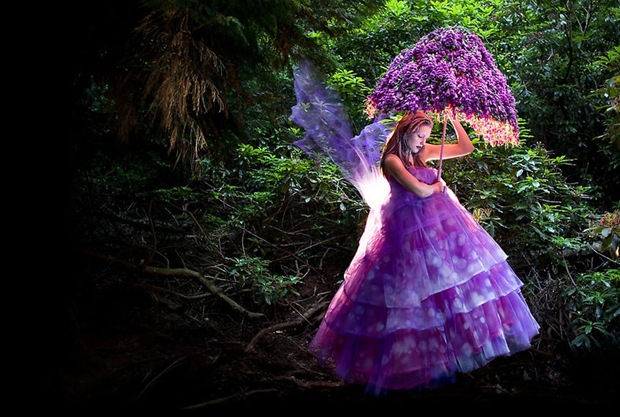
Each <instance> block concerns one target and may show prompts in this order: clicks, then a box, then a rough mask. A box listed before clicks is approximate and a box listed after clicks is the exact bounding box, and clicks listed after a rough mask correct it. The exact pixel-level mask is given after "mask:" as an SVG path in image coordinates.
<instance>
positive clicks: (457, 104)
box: [366, 26, 519, 145]
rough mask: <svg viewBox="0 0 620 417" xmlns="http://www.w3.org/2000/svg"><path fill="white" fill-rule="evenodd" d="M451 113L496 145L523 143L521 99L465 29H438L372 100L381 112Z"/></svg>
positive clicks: (405, 55)
mask: <svg viewBox="0 0 620 417" xmlns="http://www.w3.org/2000/svg"><path fill="white" fill-rule="evenodd" d="M416 110H423V111H426V112H428V113H433V114H437V115H438V114H440V113H441V112H442V111H445V110H447V111H451V112H452V113H453V114H454V115H455V116H456V117H458V118H459V120H464V121H466V122H468V123H469V124H470V126H471V127H472V128H473V129H474V131H475V132H476V133H477V134H478V135H481V136H483V137H484V139H485V140H486V141H487V143H489V144H491V145H499V144H507V143H511V144H514V145H518V144H519V127H518V124H517V112H516V109H515V99H514V97H513V95H512V92H511V91H510V88H509V87H508V84H507V82H506V78H505V77H504V75H503V74H502V73H501V72H500V71H499V69H498V68H497V66H496V64H495V60H494V59H493V56H492V55H491V54H490V53H489V52H488V51H487V50H486V48H485V47H484V44H483V43H482V41H481V40H480V38H479V37H478V36H477V35H475V34H474V33H472V32H471V31H469V30H467V29H465V28H462V27H460V26H453V27H448V28H441V29H437V30H435V31H433V32H431V33H429V34H427V35H425V36H423V37H422V38H420V40H419V41H418V43H417V44H416V45H415V46H414V47H413V48H412V49H405V50H403V51H402V52H401V53H400V54H399V55H398V56H397V57H396V58H394V60H393V61H392V63H391V64H390V66H389V68H388V70H387V72H386V73H385V75H384V76H383V78H381V80H379V83H378V84H377V87H376V88H375V90H374V91H373V92H372V93H371V94H370V95H369V96H368V97H367V101H366V112H367V114H368V116H369V117H374V116H376V115H378V114H380V113H389V112H400V111H416Z"/></svg>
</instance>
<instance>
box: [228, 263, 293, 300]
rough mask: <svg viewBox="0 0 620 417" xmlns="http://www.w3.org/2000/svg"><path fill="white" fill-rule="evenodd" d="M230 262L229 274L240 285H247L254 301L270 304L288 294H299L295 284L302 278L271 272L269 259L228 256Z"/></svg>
mask: <svg viewBox="0 0 620 417" xmlns="http://www.w3.org/2000/svg"><path fill="white" fill-rule="evenodd" d="M227 261H229V262H231V263H232V266H231V267H230V269H229V272H228V273H229V274H230V276H231V277H232V278H234V279H235V280H237V282H239V283H240V285H241V287H242V288H243V287H246V286H249V288H250V290H251V294H252V296H253V297H254V298H255V302H257V303H258V304H261V303H266V304H268V305H272V304H275V303H277V302H278V301H279V300H282V299H285V298H286V297H288V296H289V295H299V293H298V292H297V291H296V290H295V285H296V284H299V283H300V282H301V281H302V279H301V277H298V276H295V275H278V274H273V273H272V272H271V271H270V270H269V268H268V266H269V261H268V260H265V259H261V258H255V257H243V258H229V259H227Z"/></svg>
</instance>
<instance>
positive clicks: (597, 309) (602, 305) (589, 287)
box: [562, 269, 620, 351]
mask: <svg viewBox="0 0 620 417" xmlns="http://www.w3.org/2000/svg"><path fill="white" fill-rule="evenodd" d="M567 286H568V289H567V290H565V291H564V293H563V294H562V295H563V297H564V299H565V300H566V304H565V307H566V309H567V310H568V311H569V312H571V315H572V317H571V321H570V322H571V323H572V324H571V328H572V332H573V334H574V338H573V339H572V340H571V341H570V344H571V346H572V347H573V348H575V349H579V350H587V351H591V350H598V349H607V348H610V347H611V348H613V346H616V347H617V346H618V344H619V343H620V269H607V270H605V271H602V272H587V273H580V274H578V275H577V276H576V278H575V281H574V282H572V281H571V282H570V283H569V284H567Z"/></svg>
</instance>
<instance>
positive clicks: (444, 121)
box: [437, 113, 448, 181]
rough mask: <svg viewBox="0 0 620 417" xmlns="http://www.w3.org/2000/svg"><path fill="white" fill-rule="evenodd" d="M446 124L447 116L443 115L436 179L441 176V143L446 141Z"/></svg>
mask: <svg viewBox="0 0 620 417" xmlns="http://www.w3.org/2000/svg"><path fill="white" fill-rule="evenodd" d="M447 124H448V116H446V115H445V113H444V115H443V133H442V134H441V150H440V151H439V165H438V166H437V181H439V179H440V178H441V165H442V162H443V145H444V142H445V141H446V125H447Z"/></svg>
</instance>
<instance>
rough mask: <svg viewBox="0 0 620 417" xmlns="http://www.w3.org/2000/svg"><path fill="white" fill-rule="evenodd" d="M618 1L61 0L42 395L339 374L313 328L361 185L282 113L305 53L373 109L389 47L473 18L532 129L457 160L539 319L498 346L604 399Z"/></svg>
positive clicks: (262, 392)
mask: <svg viewBox="0 0 620 417" xmlns="http://www.w3.org/2000/svg"><path fill="white" fill-rule="evenodd" d="M61 11H62V9H61ZM619 24H620V7H619V6H618V4H617V1H614V0H601V1H585V0H567V1H564V2H557V1H552V0H539V1H503V0H489V1H482V2H469V1H458V0H452V1H428V2H418V1H396V0H389V1H384V2H376V1H358V2H349V1H344V0H343V1H324V0H319V1H303V0H281V1H250V0H245V1H200V0H167V1H162V0H145V1H137V0H134V1H125V2H114V1H112V2H110V1H105V2H104V1H94V2H89V4H88V5H84V4H80V5H70V7H68V8H67V10H66V13H63V14H62V16H61V17H59V19H58V20H57V21H55V22H54V25H55V27H54V29H52V30H50V32H49V36H48V37H44V38H43V42H48V46H49V47H50V49H51V50H53V53H54V62H55V64H54V69H55V73H57V74H58V75H57V77H56V78H55V82H54V87H55V88H57V89H58V90H59V91H57V92H56V93H57V94H56V95H55V97H58V98H59V100H57V102H55V103H54V105H53V106H52V107H53V109H52V113H53V115H54V116H53V117H54V120H55V124H56V125H59V126H60V127H61V129H62V139H61V140H60V141H57V142H54V143H53V146H52V145H51V144H49V143H46V144H44V146H43V147H42V150H41V151H40V153H41V154H43V155H44V156H46V155H45V153H46V152H45V151H46V150H47V149H48V147H47V146H49V149H52V147H53V149H54V151H55V152H57V151H58V149H61V156H62V162H60V163H59V162H58V161H60V160H61V159H60V158H58V159H57V160H55V161H54V167H53V169H50V170H47V171H46V173H45V175H42V176H40V177H38V178H37V181H38V182H39V183H38V186H39V187H42V189H46V188H48V189H50V190H51V189H53V190H54V196H55V197H54V198H53V204H52V205H51V207H49V208H48V209H46V214H49V215H52V216H53V217H52V218H49V219H48V218H46V219H44V220H43V223H45V227H46V228H47V229H46V230H49V231H48V232H47V233H44V236H43V238H42V239H41V240H40V242H38V244H40V245H41V246H40V247H41V248H42V251H41V252H44V253H47V254H49V255H50V259H51V260H52V261H53V262H55V264H58V263H60V264H61V265H63V268H62V271H63V272H62V274H60V276H59V277H57V278H54V279H50V278H48V277H44V278H39V279H38V280H37V281H36V282H37V284H36V291H35V293H36V294H40V295H41V297H38V298H37V300H36V301H37V302H36V303H35V304H36V305H37V308H40V309H41V311H40V312H39V314H38V315H37V317H38V321H37V329H38V330H37V331H36V332H34V333H36V338H37V340H44V341H45V344H44V346H45V347H44V348H43V349H42V353H40V354H38V355H36V358H31V359H30V360H29V363H31V364H32V366H33V370H32V372H33V373H36V375H37V377H36V380H37V381H39V382H40V390H41V391H40V392H39V395H43V396H44V397H45V398H46V399H50V401H51V402H52V403H55V404H58V405H61V406H83V407H90V406H101V405H102V404H106V405H108V406H110V407H112V406H117V407H128V406H132V407H137V406H146V404H148V405H150V406H152V405H155V406H156V407H163V406H166V407H169V408H177V407H186V408H191V407H194V408H203V407H206V406H208V405H213V404H222V403H228V404H230V403H234V402H239V401H240V399H241V398H243V399H246V400H247V399H248V398H259V399H262V398H268V399H270V400H272V399H273V398H274V397H276V398H282V397H283V396H286V394H283V393H284V392H286V391H287V390H288V389H293V390H297V392H301V393H302V394H304V395H305V396H306V397H308V398H309V397H310V395H309V393H308V392H309V391H312V390H313V389H314V390H317V389H318V390H321V392H322V393H324V391H323V390H327V391H326V392H327V394H326V395H328V396H334V395H336V394H334V393H336V392H342V391H339V390H343V389H345V388H343V386H342V385H341V384H340V383H339V381H337V380H336V379H333V378H330V376H329V374H328V373H326V372H322V371H321V370H320V369H318V368H315V367H314V365H313V362H312V361H311V360H310V358H307V357H306V356H304V354H305V351H304V348H305V343H306V342H307V340H308V338H309V337H310V336H311V335H312V334H313V331H314V330H315V329H316V326H317V324H318V321H320V318H321V316H322V313H324V311H325V308H326V305H327V303H328V301H329V299H330V298H331V295H333V293H334V292H335V290H336V289H337V287H338V285H339V283H340V282H341V279H342V274H343V272H344V269H345V268H346V266H347V264H348V262H349V261H350V259H351V258H352V256H353V253H354V251H355V250H356V247H357V241H358V238H359V236H360V234H361V231H362V228H363V224H364V220H365V215H366V214H367V207H366V206H365V205H364V203H363V201H362V200H361V198H360V197H359V195H358V194H357V192H356V190H355V189H354V188H353V187H352V186H351V185H350V184H349V183H347V182H346V181H344V180H343V179H342V177H341V176H340V173H339V171H338V169H337V168H336V167H335V166H334V165H333V164H331V162H330V161H327V160H326V161H322V163H321V164H317V163H316V161H313V160H311V159H309V158H308V157H307V155H305V154H303V153H302V152H301V151H300V150H299V149H298V148H296V147H295V146H294V145H293V142H294V141H295V140H297V139H299V138H300V137H301V136H302V135H303V133H304V132H303V131H302V130H301V129H299V127H297V126H295V125H294V124H293V123H292V122H291V120H290V118H289V116H290V112H291V107H292V106H293V105H294V104H295V103H296V98H295V93H294V90H293V78H292V73H293V70H294V68H295V67H296V65H297V64H298V63H299V62H300V61H301V60H302V59H306V58H308V59H311V60H312V61H313V62H314V63H315V64H316V65H317V66H318V67H319V68H320V69H321V71H322V72H323V74H325V77H326V82H328V83H329V85H330V86H331V87H332V88H334V89H336V90H337V91H338V92H339V93H340V94H341V96H342V99H343V102H344V103H345V105H346V108H347V110H348V111H349V113H350V115H351V121H352V125H353V127H354V129H353V130H354V131H357V132H359V131H360V130H361V129H362V128H363V127H364V126H365V125H366V124H368V123H369V120H368V119H367V118H366V116H365V115H364V100H365V97H366V96H367V94H369V93H370V91H372V89H373V88H374V86H375V84H376V82H377V81H378V80H379V78H380V77H381V75H382V74H383V73H384V72H385V70H386V68H387V66H388V65H389V63H390V62H391V60H392V59H393V58H394V57H395V56H396V55H397V54H398V53H399V52H400V51H401V50H402V49H405V48H410V47H412V46H413V45H415V43H416V42H417V40H418V39H419V38H420V37H421V36H423V35H425V34H427V33H429V32H431V31H432V30H434V29H437V28H440V27H447V26H453V25H460V26H462V27H465V28H467V29H469V30H471V31H473V32H474V33H476V34H477V35H478V36H479V37H480V38H481V39H482V40H483V42H484V44H485V46H486V48H487V49H488V50H489V51H490V52H491V53H492V54H493V56H494V58H495V60H496V63H497V65H498V67H499V69H500V70H501V71H502V72H503V74H504V75H505V76H506V78H507V81H508V84H509V85H510V87H511V89H512V91H513V94H514V96H515V99H516V103H517V110H518V114H519V125H520V132H521V136H520V139H521V145H520V146H518V147H489V146H486V145H485V144H484V143H483V142H482V141H481V140H479V139H476V138H475V137H474V136H472V137H474V140H475V143H476V148H477V150H476V151H475V152H474V153H473V154H472V155H471V156H469V157H467V158H464V159H462V160H459V161H446V162H445V163H444V166H443V175H444V178H445V179H446V181H447V182H448V183H449V184H451V186H452V187H453V188H454V189H455V191H456V193H457V195H458V196H459V198H460V199H461V201H462V202H463V204H464V205H465V206H466V207H467V208H468V209H469V210H470V211H471V212H472V213H474V215H475V216H476V218H477V220H478V221H479V222H480V223H481V224H482V225H483V226H484V227H485V228H486V229H487V230H488V231H489V232H490V233H491V234H492V235H493V236H494V237H495V239H496V240H497V241H498V243H499V244H500V246H502V247H503V248H504V250H505V251H506V252H507V253H508V254H509V256H510V258H509V260H510V263H511V265H512V266H513V267H514V268H515V270H516V271H517V273H518V275H519V276H520V277H522V280H523V281H524V282H525V286H524V290H523V291H524V294H525V296H526V298H527V300H528V303H529V304H530V306H531V308H532V311H533V313H534V314H535V316H536V318H537V319H538V320H539V322H540V323H541V325H542V329H541V334H540V336H539V337H538V338H537V339H536V341H535V348H533V349H532V352H528V353H527V354H526V355H528V356H527V357H524V356H519V357H518V358H516V359H514V361H516V362H501V363H502V364H504V365H506V366H505V367H504V368H502V369H510V372H511V374H510V375H518V377H515V378H516V380H519V381H520V382H521V383H522V382H524V381H525V382H527V383H529V384H530V385H531V386H534V387H536V388H537V391H536V392H539V393H540V392H543V391H545V390H543V389H541V386H547V387H548V386H553V387H554V388H553V389H547V391H545V392H547V394H549V393H550V392H552V393H555V394H556V395H557V398H558V399H561V400H566V401H568V400H569V398H572V399H573V400H580V401H582V402H588V401H591V402H597V403H598V402H604V401H606V400H609V399H611V398H612V397H613V395H614V394H617V392H618V390H617V385H615V383H614V382H612V381H615V379H612V378H611V374H612V373H614V372H617V370H618V347H619V339H618V338H619V336H620V334H619V332H620V329H619V320H620V319H619V318H618V316H619V312H620V298H619V295H620V269H619V267H618V264H619V258H618V247H619V244H620V243H619V235H620V219H619V210H620V205H619V200H620V187H619V186H618V184H620V169H619V168H620V115H619V113H618V104H619V94H618V91H619V85H618V84H619V77H620V42H619V40H620V39H619V32H618V26H619ZM438 137H440V133H438V132H435V135H434V139H435V140H437V138H438ZM147 334H148V337H147V336H146V335H147ZM190 340H191V342H190ZM171 345H174V346H175V347H176V348H178V349H177V350H175V349H172V348H171ZM190 346H193V347H194V349H195V350H192V349H190ZM240 346H243V348H240ZM165 347H166V348H167V349H166V348H165ZM287 349H288V350H287ZM138 350H139V351H140V354H137V353H136V357H140V359H139V360H138V359H136V358H134V357H133V356H132V355H131V353H130V352H137V351H138ZM164 352H165V353H164ZM181 352H182V353H181ZM233 357H234V358H235V360H236V361H239V362H236V361H233V360H232V358H233ZM224 358H228V360H229V361H228V362H227V361H226V360H225V359H224ZM291 358H292V360H291ZM199 363H201V364H202V366H203V368H205V369H204V370H205V374H198V371H197V369H200V368H201V366H200V365H198V364H199ZM302 363H303V365H301V364H302ZM190 364H191V365H190ZM205 364H208V366H207V365H205ZM257 367H258V368H260V371H258V370H257ZM187 368H191V369H192V372H191V377H189V376H188V373H187V372H189V371H186V372H181V370H186V369H187ZM224 369H226V370H227V371H225V370H224ZM491 369H492V371H493V373H492V374H489V373H480V374H474V379H473V380H469V379H468V380H466V381H465V382H463V381H461V384H464V385H465V386H468V387H471V385H468V384H474V385H475V388H474V389H475V390H476V391H475V392H476V396H477V398H480V397H482V398H486V397H485V394H486V390H485V388H483V387H492V390H491V391H493V393H494V394H493V395H495V394H497V393H498V392H501V393H503V398H506V397H508V398H509V397H510V396H511V395H518V393H525V394H527V395H529V396H534V395H535V394H533V391H528V390H525V389H522V388H517V385H515V386H513V387H512V388H511V389H507V388H506V387H507V386H510V385H511V383H512V382H511V381H514V379H511V377H509V376H508V375H506V374H504V373H502V371H501V370H500V369H496V368H493V367H491ZM516 369H518V371H515V370H516ZM526 369H527V371H526ZM586 370H587V372H586ZM228 372H230V373H228ZM580 372H586V375H588V376H594V375H596V376H598V378H599V383H597V384H592V381H591V380H589V379H587V376H584V374H582V373H580ZM282 374H287V376H286V378H285V377H283V375H282ZM25 375H26V376H27V381H26V388H25V389H32V387H31V385H32V378H31V376H32V373H30V372H27V373H25ZM605 375H609V376H610V378H609V379H606V377H605ZM251 376H252V377H251ZM580 379H581V382H579V380H580ZM292 380H294V381H295V383H292V382H291V381H292ZM490 380H492V382H490ZM476 384H477V385H476ZM545 384H548V385H545ZM190 385H191V386H192V388H188V386H190ZM180 386H181V387H183V393H182V394H181V393H179V392H177V391H175V389H174V388H175V387H177V388H178V387H180ZM498 387H499V388H498ZM584 387H587V389H586V390H585V391H583V390H584ZM500 388H501V389H500ZM347 389H348V388H347ZM563 389H567V390H569V392H570V393H569V394H565V395H561V394H559V392H560V391H562V390H563ZM577 389H579V390H581V391H580V392H581V394H580V395H579V396H575V390H577ZM346 392H347V393H350V391H346ZM469 393H471V392H469ZM356 394H359V393H356ZM444 394H445V392H444ZM359 395H360V396H362V395H361V394H359ZM540 395H545V394H540ZM296 398H297V397H296ZM330 398H332V397H330Z"/></svg>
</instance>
